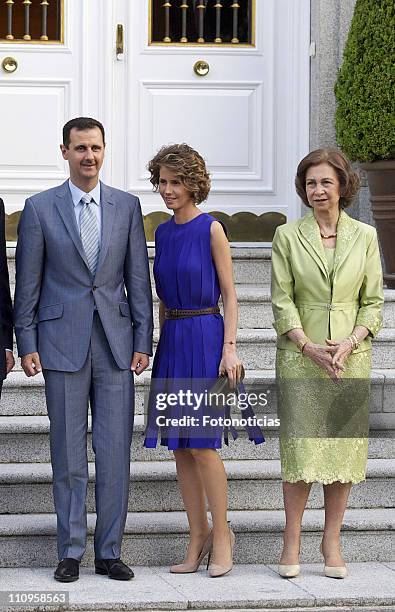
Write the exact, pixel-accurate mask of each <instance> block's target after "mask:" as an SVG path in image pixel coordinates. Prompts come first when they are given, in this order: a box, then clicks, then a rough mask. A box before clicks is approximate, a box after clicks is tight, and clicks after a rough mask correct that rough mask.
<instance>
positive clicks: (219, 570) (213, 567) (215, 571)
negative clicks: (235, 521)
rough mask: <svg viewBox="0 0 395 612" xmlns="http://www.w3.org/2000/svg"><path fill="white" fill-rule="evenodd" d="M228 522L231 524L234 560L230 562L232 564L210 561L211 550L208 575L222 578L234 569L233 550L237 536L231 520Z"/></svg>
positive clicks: (231, 549)
mask: <svg viewBox="0 0 395 612" xmlns="http://www.w3.org/2000/svg"><path fill="white" fill-rule="evenodd" d="M228 524H229V539H230V552H231V557H232V560H231V562H230V565H228V566H226V565H218V564H217V563H210V557H211V552H210V554H209V558H208V563H207V569H208V575H209V576H210V578H220V577H221V576H225V574H229V572H231V571H232V569H233V550H234V547H235V541H236V536H235V534H234V533H233V531H232V530H231V528H230V521H229V522H228Z"/></svg>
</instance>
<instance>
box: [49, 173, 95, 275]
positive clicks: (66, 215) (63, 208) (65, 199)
mask: <svg viewBox="0 0 395 612" xmlns="http://www.w3.org/2000/svg"><path fill="white" fill-rule="evenodd" d="M55 204H56V208H57V209H58V212H59V214H60V216H61V217H62V220H63V223H64V224H65V226H66V229H67V231H68V233H69V235H70V238H71V239H72V241H73V242H74V245H75V248H76V249H77V251H78V253H79V254H80V256H81V258H82V259H83V261H84V263H85V265H86V267H87V268H88V270H89V265H88V261H87V259H86V255H85V251H84V247H83V246H82V242H81V237H80V235H79V232H78V227H77V221H76V218H75V212H74V204H73V200H72V198H71V193H70V189H69V185H68V181H66V182H65V183H63V185H60V187H58V189H57V191H56V202H55Z"/></svg>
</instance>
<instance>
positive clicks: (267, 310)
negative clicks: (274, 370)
mask: <svg viewBox="0 0 395 612" xmlns="http://www.w3.org/2000/svg"><path fill="white" fill-rule="evenodd" d="M236 292H237V298H238V304H239V328H240V329H271V328H272V324H273V312H272V303H271V298H270V287H269V286H268V285H263V286H261V287H260V286H256V285H237V286H236ZM153 298H154V322H155V328H156V329H158V328H159V317H158V311H159V300H158V297H157V296H156V293H155V291H154V292H153ZM384 300H385V302H384V308H383V327H384V328H395V291H392V290H390V289H385V290H384ZM220 307H221V312H222V313H223V307H222V304H220Z"/></svg>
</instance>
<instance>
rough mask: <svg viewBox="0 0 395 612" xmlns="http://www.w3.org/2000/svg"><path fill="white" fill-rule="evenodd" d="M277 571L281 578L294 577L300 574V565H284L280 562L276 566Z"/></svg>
mask: <svg viewBox="0 0 395 612" xmlns="http://www.w3.org/2000/svg"><path fill="white" fill-rule="evenodd" d="M278 573H279V574H280V576H282V578H296V576H299V574H300V565H299V563H295V564H294V565H284V564H282V563H280V565H279V566H278Z"/></svg>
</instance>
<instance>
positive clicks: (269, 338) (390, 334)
mask: <svg viewBox="0 0 395 612" xmlns="http://www.w3.org/2000/svg"><path fill="white" fill-rule="evenodd" d="M158 337H159V333H158V330H157V329H156V330H155V332H154V348H156V345H157V342H158ZM275 342H276V332H275V331H274V329H239V330H238V332H237V354H238V356H239V357H240V359H241V360H242V362H243V364H244V367H245V369H246V370H271V369H272V368H273V365H274V363H275V355H276V346H275ZM15 358H16V360H17V365H16V366H15V371H21V366H20V362H19V360H18V359H17V355H16V351H15ZM372 364H373V368H378V369H386V368H393V367H394V365H395V327H394V328H383V329H381V330H380V332H379V333H378V335H377V337H376V338H375V340H374V342H373V348H372ZM151 368H152V359H151V362H150V366H149V369H151Z"/></svg>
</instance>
